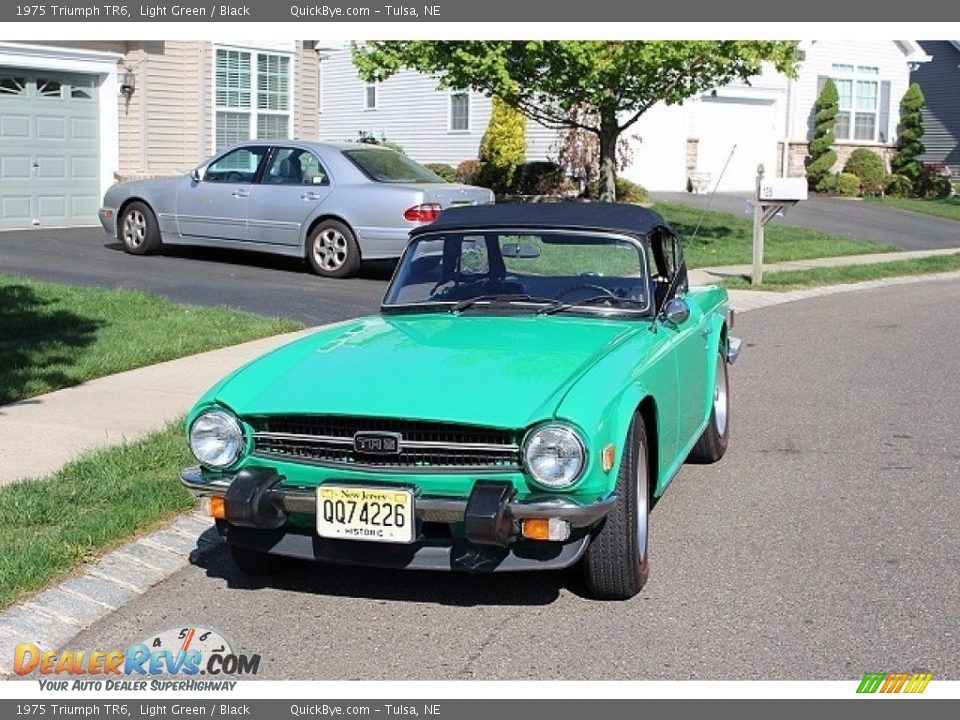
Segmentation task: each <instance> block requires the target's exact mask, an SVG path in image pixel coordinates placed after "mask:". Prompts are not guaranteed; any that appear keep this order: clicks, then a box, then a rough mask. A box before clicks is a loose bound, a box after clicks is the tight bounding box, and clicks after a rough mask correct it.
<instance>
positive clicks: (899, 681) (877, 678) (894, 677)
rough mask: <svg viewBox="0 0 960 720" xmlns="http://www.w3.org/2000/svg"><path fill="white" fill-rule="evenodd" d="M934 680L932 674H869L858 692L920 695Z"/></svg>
mask: <svg viewBox="0 0 960 720" xmlns="http://www.w3.org/2000/svg"><path fill="white" fill-rule="evenodd" d="M932 679H933V675H932V674H930V673H867V674H866V675H864V676H863V680H861V681H860V686H859V687H858V688H857V692H858V693H876V692H879V693H886V694H890V693H907V694H919V693H922V692H923V691H924V690H926V689H927V685H928V684H929V683H930V681H931V680H932Z"/></svg>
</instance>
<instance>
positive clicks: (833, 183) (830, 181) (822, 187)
mask: <svg viewBox="0 0 960 720" xmlns="http://www.w3.org/2000/svg"><path fill="white" fill-rule="evenodd" d="M814 190H816V191H817V192H821V193H832V192H836V190H837V176H836V175H834V174H832V173H831V174H830V175H824V176H823V179H822V180H820V182H818V183H817V186H816V187H815V188H814Z"/></svg>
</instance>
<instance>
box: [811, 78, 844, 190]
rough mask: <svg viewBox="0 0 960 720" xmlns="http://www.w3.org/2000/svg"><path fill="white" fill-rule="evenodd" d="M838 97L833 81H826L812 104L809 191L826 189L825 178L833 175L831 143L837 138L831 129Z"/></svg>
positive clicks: (836, 111) (835, 119) (833, 153)
mask: <svg viewBox="0 0 960 720" xmlns="http://www.w3.org/2000/svg"><path fill="white" fill-rule="evenodd" d="M839 110H840V96H839V95H838V94H837V86H836V83H834V82H833V80H830V79H828V80H827V82H826V83H825V84H824V86H823V90H821V91H820V95H819V96H818V97H817V101H816V102H815V103H814V104H813V112H814V115H813V140H811V141H810V157H809V158H807V183H808V184H809V186H810V189H811V190H820V191H821V192H823V191H824V190H825V189H826V187H827V186H826V183H827V182H828V180H827V178H829V177H830V176H831V174H832V173H833V166H834V165H835V164H836V162H837V153H836V152H835V151H834V149H833V143H834V142H836V140H837V136H836V135H834V133H833V128H834V126H835V125H836V124H837V113H838V112H839Z"/></svg>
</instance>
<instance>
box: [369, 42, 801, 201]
mask: <svg viewBox="0 0 960 720" xmlns="http://www.w3.org/2000/svg"><path fill="white" fill-rule="evenodd" d="M796 48H797V44H796V43H795V42H784V41H773V40H762V41H740V40H723V41H715V40H694V41H666V40H651V41H608V40H584V41H579V40H577V41H574V40H529V41H509V40H504V41H473V40H467V41H432V40H412V41H376V42H368V43H365V44H362V45H355V46H354V51H353V56H354V63H355V64H356V66H357V68H358V70H359V72H360V75H361V76H362V77H363V78H364V79H366V80H368V81H373V80H385V79H386V78H388V77H390V76H391V75H393V74H394V73H396V72H398V71H399V70H401V69H404V68H412V69H415V70H418V71H420V72H423V73H427V74H430V75H435V76H437V77H438V79H439V82H440V84H441V85H442V86H443V87H450V88H472V89H474V90H477V91H479V92H482V93H485V94H487V95H491V96H496V97H500V98H502V99H503V100H505V101H506V102H507V103H508V104H509V105H511V106H512V107H515V108H517V109H518V110H520V111H521V112H522V113H523V114H524V115H526V116H527V117H530V118H533V119H534V120H537V121H539V122H540V123H541V124H543V125H545V126H547V127H550V128H555V129H560V128H569V127H580V128H581V129H583V130H585V131H587V132H591V133H594V134H596V135H597V138H598V142H599V146H600V152H599V159H600V172H601V174H602V177H603V180H604V186H605V187H604V193H603V199H605V200H613V199H614V198H615V184H614V180H615V178H616V149H617V140H618V138H619V137H620V134H621V133H622V132H623V131H624V130H626V129H627V128H629V127H630V126H631V125H633V124H634V123H635V122H636V121H637V120H639V119H640V117H641V116H642V115H643V113H645V112H646V111H647V110H649V109H650V108H652V107H653V106H654V105H655V104H656V103H658V102H665V103H667V104H670V105H672V104H676V103H680V102H683V101H684V100H686V99H687V98H689V97H692V96H694V95H697V94H698V93H702V92H707V91H709V90H711V89H713V88H715V87H717V86H720V85H724V84H726V83H728V82H730V81H732V80H734V79H738V78H739V79H746V78H748V77H749V76H751V75H756V74H758V73H759V72H760V71H761V69H762V68H761V66H762V63H763V62H764V61H770V62H773V63H774V64H775V66H776V67H777V69H778V70H780V71H782V72H785V73H788V74H790V75H793V74H794V73H795V66H796V61H797V52H796ZM574 110H577V111H580V112H584V113H587V114H588V115H589V117H590V118H591V119H590V120H585V121H581V120H576V119H572V117H573V116H572V111H574Z"/></svg>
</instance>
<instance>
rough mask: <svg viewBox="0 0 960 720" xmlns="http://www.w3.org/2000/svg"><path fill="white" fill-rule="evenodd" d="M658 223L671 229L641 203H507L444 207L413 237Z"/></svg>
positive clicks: (638, 231)
mask: <svg viewBox="0 0 960 720" xmlns="http://www.w3.org/2000/svg"><path fill="white" fill-rule="evenodd" d="M657 227H665V228H668V229H669V228H670V225H669V224H668V223H667V221H666V220H664V219H663V218H662V217H661V216H660V214H659V213H656V212H654V211H653V210H650V209H649V208H644V207H640V206H639V205H627V204H624V203H601V202H559V203H505V204H503V205H471V206H467V207H454V208H450V209H448V210H444V211H443V212H442V213H441V214H440V217H439V218H437V219H436V220H434V221H433V222H432V223H430V224H429V225H423V226H421V227H418V228H415V229H414V230H412V231H411V232H410V237H417V236H419V235H423V234H424V233H431V232H437V231H445V230H482V229H484V228H496V229H501V228H502V229H508V230H509V229H513V228H531V229H533V228H537V229H552V228H558V229H571V230H601V231H608V232H619V233H624V234H628V235H635V236H646V235H647V234H649V233H650V231H651V230H653V229H655V228H657ZM671 232H672V231H671Z"/></svg>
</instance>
